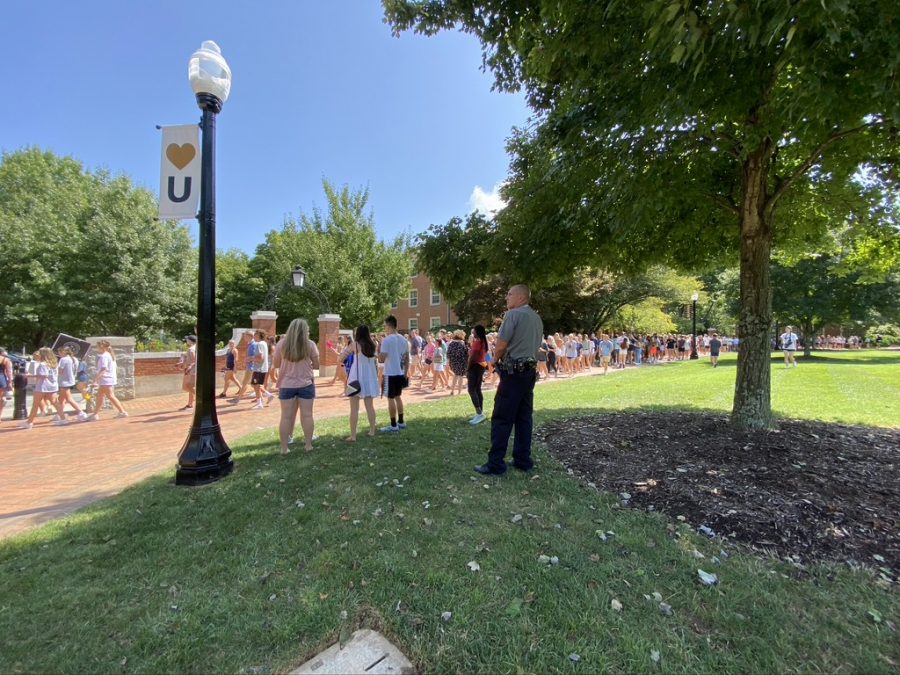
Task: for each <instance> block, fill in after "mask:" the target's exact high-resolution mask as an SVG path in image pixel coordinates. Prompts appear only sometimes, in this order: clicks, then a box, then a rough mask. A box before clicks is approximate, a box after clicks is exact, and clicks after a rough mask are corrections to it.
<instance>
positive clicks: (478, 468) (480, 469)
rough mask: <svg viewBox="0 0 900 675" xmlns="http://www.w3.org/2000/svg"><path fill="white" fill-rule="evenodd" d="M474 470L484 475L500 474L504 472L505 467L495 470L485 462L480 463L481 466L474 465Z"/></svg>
mask: <svg viewBox="0 0 900 675" xmlns="http://www.w3.org/2000/svg"><path fill="white" fill-rule="evenodd" d="M475 472H476V473H480V474H482V475H484V476H502V475H503V474H505V473H506V469H504V470H503V471H495V470H494V469H492V468H491V467H489V466H488V465H487V464H482V465H481V466H476V467H475Z"/></svg>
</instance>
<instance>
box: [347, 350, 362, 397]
mask: <svg viewBox="0 0 900 675" xmlns="http://www.w3.org/2000/svg"><path fill="white" fill-rule="evenodd" d="M356 351H357V354H356V355H355V356H354V358H353V362H354V363H356V374H357V378H358V377H359V353H358V352H359V345H356ZM348 374H349V373H348ZM360 390H362V385H361V384H360V383H359V379H356V380H353V381H352V382H348V383H347V386H346V387H345V388H344V396H348V397H349V396H356V395H357V394H359V392H360Z"/></svg>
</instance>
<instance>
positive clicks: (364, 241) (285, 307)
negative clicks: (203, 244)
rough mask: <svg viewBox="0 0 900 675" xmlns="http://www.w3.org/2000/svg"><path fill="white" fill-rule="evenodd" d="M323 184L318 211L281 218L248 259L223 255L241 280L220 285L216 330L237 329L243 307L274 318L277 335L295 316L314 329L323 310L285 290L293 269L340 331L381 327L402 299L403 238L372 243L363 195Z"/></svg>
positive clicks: (407, 262) (407, 264) (405, 273)
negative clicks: (301, 275)
mask: <svg viewBox="0 0 900 675" xmlns="http://www.w3.org/2000/svg"><path fill="white" fill-rule="evenodd" d="M322 185H323V189H324V192H325V199H326V203H327V208H326V209H325V210H322V209H319V208H314V209H313V210H312V211H311V212H310V213H301V214H300V216H299V218H297V219H294V218H288V219H287V220H286V221H285V222H284V224H283V226H282V227H281V229H280V230H270V231H269V232H268V233H266V236H265V241H264V242H263V243H262V244H260V245H259V246H257V248H256V253H255V255H254V256H253V257H252V258H250V259H249V260H243V259H240V260H239V259H238V258H239V256H236V255H235V254H230V258H231V259H229V264H230V265H231V266H232V267H234V266H239V267H241V274H239V275H235V276H233V277H231V278H220V280H219V281H220V291H219V292H220V298H221V300H220V310H219V314H220V316H219V324H220V326H223V329H222V331H220V332H226V331H227V330H228V328H229V326H228V325H226V324H225V323H224V322H227V321H231V322H233V323H231V324H230V325H242V324H243V322H245V321H246V317H247V315H248V311H247V308H248V307H251V308H252V309H250V310H249V311H252V310H253V309H260V308H262V307H264V306H267V308H268V309H274V310H276V311H277V312H278V314H279V318H278V330H279V331H283V330H286V329H287V325H288V324H289V323H290V321H291V320H292V319H294V318H296V317H304V318H306V319H307V320H309V322H310V325H311V326H312V327H313V330H314V331H315V330H317V325H318V321H317V317H318V316H319V314H320V313H321V312H322V310H323V309H325V308H323V307H322V306H321V304H320V301H319V299H318V297H317V296H316V295H315V293H314V292H312V291H309V290H298V289H294V288H293V287H292V285H291V271H292V270H293V269H294V268H295V267H297V266H298V265H299V266H300V267H303V269H304V270H305V271H306V277H307V285H308V286H313V287H314V288H316V289H318V290H319V291H320V292H321V294H322V296H323V298H324V300H325V302H326V303H327V309H330V310H331V311H333V312H336V313H338V314H340V316H341V322H342V323H343V324H344V325H348V326H356V325H359V324H361V323H367V324H370V325H372V324H377V325H380V322H381V320H382V319H383V318H384V314H385V313H386V312H387V311H388V310H389V308H390V305H391V302H393V301H394V300H396V299H397V298H398V297H400V296H402V295H403V294H404V293H405V291H406V289H407V287H408V285H409V278H410V274H411V273H412V262H411V257H410V255H409V253H408V241H407V240H406V238H405V237H402V236H401V237H397V238H395V239H394V240H393V241H391V242H383V241H380V240H379V239H378V237H377V235H376V232H375V220H374V216H373V214H372V213H371V211H370V210H369V208H368V200H369V192H368V190H367V189H358V190H353V189H351V188H350V187H348V186H346V185H345V186H343V187H341V188H336V187H334V185H333V184H332V183H330V182H329V181H327V180H324V181H323V184H322ZM220 259H221V258H220Z"/></svg>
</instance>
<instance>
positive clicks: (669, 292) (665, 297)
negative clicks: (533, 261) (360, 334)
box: [416, 212, 700, 332]
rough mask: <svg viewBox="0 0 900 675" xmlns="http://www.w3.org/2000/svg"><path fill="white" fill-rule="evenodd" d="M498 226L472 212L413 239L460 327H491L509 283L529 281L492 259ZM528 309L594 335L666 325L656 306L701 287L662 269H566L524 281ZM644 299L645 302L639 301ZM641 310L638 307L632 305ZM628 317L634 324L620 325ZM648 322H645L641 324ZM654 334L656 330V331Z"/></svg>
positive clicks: (561, 326) (509, 262) (559, 326)
mask: <svg viewBox="0 0 900 675" xmlns="http://www.w3.org/2000/svg"><path fill="white" fill-rule="evenodd" d="M496 231H497V224H496V223H495V222H493V221H492V220H491V219H489V218H487V217H486V216H485V215H483V214H481V213H478V212H474V213H471V214H469V215H468V216H467V217H466V219H465V220H463V219H462V218H459V217H455V218H451V219H450V220H449V221H448V222H447V223H446V224H444V225H432V226H431V227H429V229H428V231H427V232H424V233H422V234H420V235H419V236H418V237H417V239H416V244H417V246H416V263H417V267H418V269H420V270H421V271H423V272H425V273H426V274H427V275H428V276H429V278H430V279H431V280H432V282H433V283H434V285H435V288H437V289H438V290H439V291H440V292H441V293H442V294H443V295H444V297H445V298H447V301H448V302H450V303H451V305H452V306H453V309H454V311H455V312H456V314H457V316H459V317H460V319H461V320H462V321H463V322H464V323H469V324H474V323H483V324H484V325H486V326H490V325H492V324H493V323H496V319H497V318H499V317H500V316H501V315H502V313H503V311H504V310H505V309H506V304H505V300H504V298H505V295H506V293H505V291H506V289H507V288H509V286H511V285H512V284H514V283H521V282H523V281H530V280H529V278H528V275H527V274H526V273H523V272H522V271H520V270H518V269H517V268H516V262H515V260H514V259H510V258H499V257H495V256H493V255H492V252H491V240H492V238H493V237H495V236H496ZM530 285H531V290H532V298H531V303H530V304H531V305H532V306H533V307H534V308H535V309H537V310H538V311H539V312H540V314H541V318H542V319H543V321H544V326H545V327H547V329H548V330H550V331H563V332H569V331H575V330H578V331H589V332H594V331H598V330H600V329H601V328H605V327H613V326H616V327H625V324H626V323H627V324H630V325H631V326H633V327H634V328H633V329H634V330H638V329H639V328H638V327H639V326H640V327H643V326H656V327H657V328H660V327H662V326H668V325H669V323H668V322H666V321H665V320H663V319H662V318H661V317H660V315H659V314H655V313H654V309H653V306H652V305H653V303H655V304H656V311H657V312H659V311H660V306H661V305H662V304H666V303H670V304H676V305H677V304H682V303H684V302H686V301H687V300H688V298H690V296H691V293H693V292H694V291H695V290H699V289H700V283H699V282H698V281H697V279H695V278H693V277H689V276H685V275H681V274H678V273H677V272H675V271H674V270H672V269H671V268H667V267H665V266H662V265H655V266H651V267H649V268H648V269H646V270H644V271H641V272H630V273H623V272H612V271H609V270H605V269H599V268H596V267H570V268H569V270H568V272H567V274H565V275H560V276H559V277H558V278H554V280H552V281H543V282H542V281H541V280H540V279H538V280H537V281H536V282H533V281H531V282H530ZM648 301H651V303H650V305H647V304H643V303H647V302H648ZM638 305H640V307H638ZM629 306H630V310H629V316H630V317H636V316H639V315H640V316H641V317H643V318H642V319H641V321H635V320H633V319H632V320H631V321H624V320H623V318H622V316H620V312H621V310H623V308H626V307H629ZM644 319H647V320H644ZM660 329H661V328H660Z"/></svg>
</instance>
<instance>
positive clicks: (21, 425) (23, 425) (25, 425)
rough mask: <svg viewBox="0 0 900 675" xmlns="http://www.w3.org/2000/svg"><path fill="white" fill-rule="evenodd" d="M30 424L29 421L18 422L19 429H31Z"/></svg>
mask: <svg viewBox="0 0 900 675" xmlns="http://www.w3.org/2000/svg"><path fill="white" fill-rule="evenodd" d="M32 426H33V425H32V424H31V422H27V421H26V422H19V429H31V427H32Z"/></svg>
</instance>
